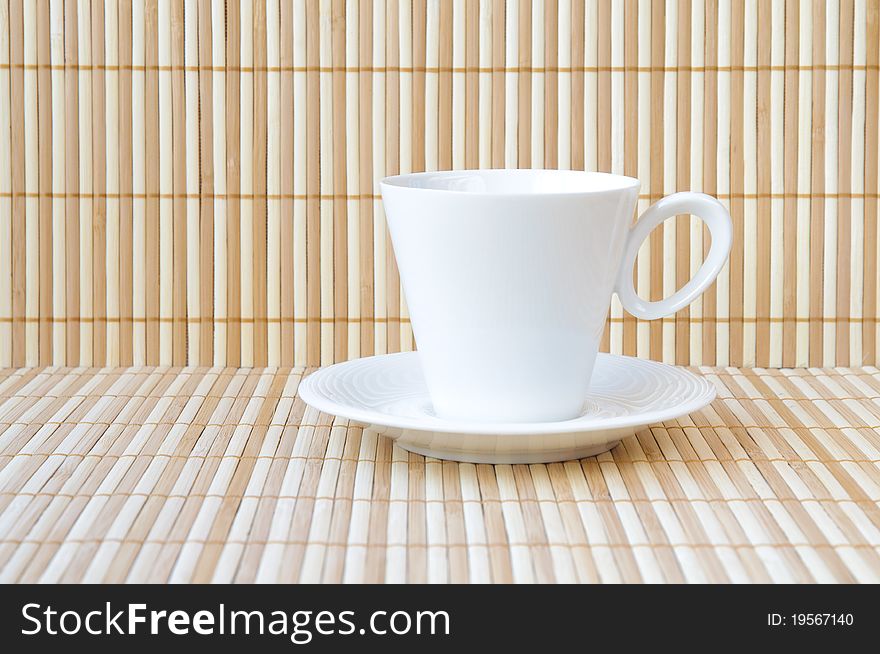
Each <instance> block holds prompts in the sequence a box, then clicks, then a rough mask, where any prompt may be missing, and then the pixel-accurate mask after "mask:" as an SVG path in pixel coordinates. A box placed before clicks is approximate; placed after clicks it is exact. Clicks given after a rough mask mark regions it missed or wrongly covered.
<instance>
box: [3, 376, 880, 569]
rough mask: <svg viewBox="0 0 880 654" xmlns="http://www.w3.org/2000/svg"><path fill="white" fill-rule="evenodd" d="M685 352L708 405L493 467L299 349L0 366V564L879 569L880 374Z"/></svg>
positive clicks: (15, 566) (82, 566) (57, 566)
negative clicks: (429, 449) (244, 358)
mask: <svg viewBox="0 0 880 654" xmlns="http://www.w3.org/2000/svg"><path fill="white" fill-rule="evenodd" d="M700 371H701V372H702V373H703V374H705V375H706V376H707V377H708V378H709V379H710V380H711V381H712V382H713V383H714V384H715V385H716V386H717V388H718V393H719V397H718V399H717V400H716V401H715V402H714V403H713V404H712V405H711V406H710V407H707V408H706V409H704V410H701V411H699V412H697V413H695V414H692V415H691V416H689V417H685V418H682V419H679V420H676V421H672V422H668V423H664V424H662V425H656V426H654V427H652V428H650V429H646V430H644V431H642V432H640V433H639V434H637V435H636V436H635V437H632V438H629V439H627V440H625V441H624V442H623V443H621V445H619V446H618V447H616V448H615V449H614V450H613V451H611V452H610V453H606V454H602V455H600V456H598V457H594V458H589V459H584V460H581V461H569V462H565V463H557V464H550V465H528V466H526V465H513V466H511V465H499V466H490V465H471V464H459V463H453V462H443V461H438V460H435V459H430V458H427V459H426V458H425V457H422V456H419V455H415V454H409V453H407V452H405V451H404V450H401V449H399V448H397V447H394V446H392V444H391V442H390V441H389V440H387V439H386V438H384V437H380V436H377V435H376V434H374V433H371V432H369V431H363V430H362V429H360V428H356V427H351V426H348V424H347V422H346V421H344V420H340V419H334V418H333V417H331V416H328V415H324V414H319V413H317V412H315V411H314V410H312V409H310V408H308V407H306V406H305V405H304V404H303V403H302V402H301V401H300V400H299V399H298V398H297V396H296V389H297V384H298V382H299V380H300V379H301V373H302V369H293V370H291V369H275V368H272V369H231V368H135V369H85V368H75V369H60V368H34V369H17V370H13V369H5V370H0V430H2V431H0V581H5V582H26V581H31V582H37V581H41V582H59V581H66V582H80V581H85V582H110V581H115V582H123V581H127V582H166V581H170V582H212V581H213V582H254V581H258V582H265V581H272V582H276V581H277V582H309V581H315V582H318V581H323V582H363V581H368V582H381V581H388V582H468V581H470V582H489V581H494V582H533V581H537V582H554V581H555V582H560V581H561V582H621V581H622V582H826V581H832V582H834V581H836V582H852V581H858V582H877V581H880V371H878V370H877V369H876V368H861V369H842V368H840V369H834V370H829V369H806V370H748V371H746V370H739V369H732V368H727V369H720V368H719V369H713V368H701V369H700Z"/></svg>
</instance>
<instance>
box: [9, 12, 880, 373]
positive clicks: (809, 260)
mask: <svg viewBox="0 0 880 654" xmlns="http://www.w3.org/2000/svg"><path fill="white" fill-rule="evenodd" d="M878 49H880V2H878V0H841V1H840V2H837V1H831V2H825V1H817V2H813V3H810V2H798V1H797V0H775V1H766V2H765V1H760V2H759V1H757V0H746V1H745V2H740V1H738V0H719V1H717V2H715V1H706V2H704V1H703V0H670V1H669V2H661V1H656V0H655V1H651V0H627V1H625V2H612V1H611V0H534V1H529V0H402V1H400V2H398V1H396V0H362V1H356V0H315V1H304V0H295V1H287V0H255V1H254V2H250V1H244V2H239V1H238V0H226V1H225V2H224V0H185V1H184V0H181V1H177V0H175V1H169V0H158V1H157V0H134V1H132V2H129V1H119V2H117V1H115V0H108V1H106V2H98V1H95V2H90V1H89V0H35V1H33V2H31V1H29V0H0V366H22V365H70V366H76V365H94V366H102V365H110V366H115V365H130V364H131V365H142V364H147V365H168V364H173V365H182V364H186V363H189V364H194V365H218V366H239V365H242V366H251V365H283V366H290V365H310V366H311V365H319V364H326V363H330V362H333V361H339V360H344V359H347V358H351V357H357V356H365V355H369V354H374V353H382V352H391V351H396V350H406V349H411V348H412V347H413V341H412V331H411V328H410V325H409V322H408V319H407V312H406V305H405V302H404V299H403V296H402V294H401V292H400V285H399V279H398V275H397V271H396V268H395V262H394V257H393V252H392V250H391V247H390V241H389V240H388V238H387V235H386V229H385V224H384V218H383V214H382V205H381V201H380V199H379V197H378V195H377V186H376V180H378V179H379V178H381V177H382V176H384V175H387V174H392V173H397V172H407V171H416V170H426V169H427V170H433V169H448V168H464V167H469V168H475V167H547V168H578V169H581V168H583V169H589V170H603V171H612V172H618V173H626V174H629V175H634V176H638V177H639V178H640V179H641V181H642V195H641V199H640V202H639V210H640V211H642V210H644V209H645V208H646V207H647V206H648V205H649V203H650V202H653V201H655V200H657V199H658V198H660V197H661V196H663V195H664V194H667V193H670V192H673V191H676V190H683V189H697V190H703V191H705V192H707V193H710V194H713V195H716V196H718V197H719V198H720V199H721V200H722V202H724V203H725V204H726V205H728V206H729V207H730V210H731V213H732V216H733V220H734V225H735V238H736V241H735V245H734V249H733V252H732V254H731V258H730V263H729V265H728V267H727V269H726V270H725V271H724V272H723V273H722V274H721V276H720V277H719V279H718V282H717V283H716V285H715V286H714V287H713V289H712V290H711V291H710V292H708V293H707V294H706V295H705V296H703V298H701V299H700V300H698V301H697V302H696V303H695V304H694V305H692V306H691V307H690V308H689V309H687V310H684V311H682V312H680V313H679V314H678V315H677V316H675V317H672V318H669V319H666V320H663V321H655V322H653V323H645V322H641V321H637V320H636V319H634V318H632V317H630V316H628V315H625V314H624V313H623V312H622V310H621V308H620V305H619V303H617V302H616V300H615V302H614V303H613V305H612V309H611V316H610V321H609V328H608V330H607V333H606V339H605V343H604V348H605V349H608V350H611V351H613V352H622V353H626V354H634V355H638V356H646V357H651V358H655V359H660V360H665V361H672V362H677V363H680V364H690V365H722V366H724V365H731V366H753V365H756V366H761V367H778V366H804V365H813V366H830V365H840V366H849V365H852V366H857V365H863V364H876V363H878V362H880V354H878V352H880V350H878V345H877V344H878V335H880V328H878V327H880V326H878V322H877V314H878V294H880V283H878V270H877V262H878V245H880V241H878V235H877V219H878V123H880V116H878V73H880V66H878V63H880V62H878ZM706 246H707V242H706V240H705V235H704V231H703V228H702V227H701V225H700V223H699V222H698V221H696V220H695V219H692V218H689V217H679V218H677V219H676V220H675V221H669V222H667V224H666V225H665V226H664V227H663V228H662V229H658V230H657V231H655V233H654V234H653V235H652V237H651V238H650V241H649V243H648V244H647V245H646V246H645V247H644V249H643V251H642V253H641V254H640V258H639V262H638V268H637V273H636V274H637V278H638V287H639V290H640V293H641V294H642V295H643V296H645V297H650V298H651V299H657V298H659V297H661V296H662V295H664V294H668V293H670V292H671V291H672V290H674V288H675V287H677V286H680V285H681V284H682V283H683V282H684V280H686V279H687V278H688V277H689V276H690V275H691V273H692V272H693V271H694V270H695V268H696V267H697V266H698V265H699V262H700V258H701V256H702V254H703V252H704V251H705V249H706Z"/></svg>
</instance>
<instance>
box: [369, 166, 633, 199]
mask: <svg viewBox="0 0 880 654" xmlns="http://www.w3.org/2000/svg"><path fill="white" fill-rule="evenodd" d="M504 174H515V175H524V176H525V175H536V176H537V175H549V176H554V177H561V176H565V177H572V178H586V179H587V180H590V181H591V183H592V184H594V185H595V184H596V181H597V180H601V185H600V186H599V187H596V188H589V187H585V188H578V187H576V186H573V187H572V188H570V189H568V188H564V189H553V190H546V191H545V190H534V189H525V190H514V191H503V192H499V191H478V190H470V189H460V188H459V189H456V188H435V187H431V186H421V185H418V184H414V183H413V182H418V181H419V180H425V179H428V178H432V177H433V178H439V179H447V178H450V177H456V176H474V177H476V176H481V175H482V176H485V175H504ZM379 185H380V187H386V186H387V187H394V188H399V189H409V190H413V191H420V192H428V193H434V194H437V193H439V194H444V195H456V196H474V197H550V196H572V195H597V194H601V193H609V192H620V191H625V190H631V189H638V188H640V187H641V182H639V180H638V179H637V178H635V177H630V176H627V175H617V174H615V173H605V172H599V171H589V170H559V169H555V168H470V169H458V170H438V171H424V172H416V173H404V174H400V175H390V176H388V177H385V178H383V179H381V180H380V181H379ZM585 186H586V185H585Z"/></svg>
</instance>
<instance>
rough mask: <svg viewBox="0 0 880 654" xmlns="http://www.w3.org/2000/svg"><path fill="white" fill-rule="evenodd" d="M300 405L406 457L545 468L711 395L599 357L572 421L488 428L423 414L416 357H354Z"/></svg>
mask: <svg viewBox="0 0 880 654" xmlns="http://www.w3.org/2000/svg"><path fill="white" fill-rule="evenodd" d="M299 396H300V397H301V398H302V399H303V401H304V402H305V403H306V404H309V405H311V406H312V407H314V408H316V409H318V410H319V411H323V412H325V413H329V414H333V415H337V416H341V417H344V418H349V419H351V420H353V421H355V422H358V423H362V424H363V425H365V426H368V427H370V428H372V429H374V430H376V431H377V432H378V433H380V434H384V435H385V436H388V437H389V438H392V439H394V440H395V441H397V444H398V445H400V447H402V448H404V449H406V450H409V451H411V452H417V453H418V454H423V455H425V456H433V457H437V458H439V459H452V460H455V461H469V462H473V463H546V462H550V461H563V460H566V459H579V458H583V457H587V456H593V455H595V454H599V453H600V452H604V451H606V450H609V449H611V448H612V447H614V446H615V445H617V443H618V442H619V441H620V439H621V438H625V437H627V436H630V435H632V434H633V433H635V432H636V431H638V430H639V429H640V428H643V427H646V426H648V425H651V424H655V423H658V422H661V421H664V420H672V419H674V418H678V417H680V416H683V415H686V414H688V413H690V412H692V411H696V410H697V409H700V408H702V407H704V406H706V405H707V404H709V403H710V402H711V401H712V400H713V399H715V388H714V387H713V386H712V385H711V384H710V383H709V382H708V381H706V380H705V379H703V378H702V377H698V376H697V375H694V374H693V373H691V372H688V371H687V370H684V369H683V368H677V367H675V366H670V365H666V364H663V363H657V362H655V361H645V360H643V359H636V358H633V357H624V356H617V355H612V354H599V357H598V359H597V360H596V367H595V369H594V371H593V378H592V380H591V387H590V394H589V395H588V396H587V397H586V398H584V413H583V415H581V416H580V417H578V418H574V419H573V420H564V421H559V422H533V423H493V422H473V421H458V420H445V419H443V418H439V417H437V416H436V415H434V413H433V407H432V405H431V399H430V397H429V395H428V389H427V387H426V386H425V381H424V377H423V376H422V368H421V363H420V362H419V355H418V353H417V352H404V353H400V354H386V355H382V356H375V357H367V358H364V359H356V360H354V361H347V362H345V363H338V364H336V365H333V366H329V367H327V368H322V369H321V370H318V371H316V372H315V373H313V374H311V375H309V376H308V377H306V378H305V379H304V380H303V381H302V382H301V383H300V385H299Z"/></svg>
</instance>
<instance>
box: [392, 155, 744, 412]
mask: <svg viewBox="0 0 880 654" xmlns="http://www.w3.org/2000/svg"><path fill="white" fill-rule="evenodd" d="M380 186H381V189H382V200H383V202H384V204H385V213H386V216H387V220H388V227H389V230H390V232H391V239H392V242H393V244H394V252H395V254H396V256H397V263H398V267H399V269H400V277H401V281H402V283H403V289H404V293H405V294H406V299H407V302H408V306H409V313H410V319H411V320H412V327H413V333H414V335H415V339H416V344H417V346H418V351H419V354H420V359H421V363H422V368H423V371H424V375H425V381H426V383H427V386H428V391H429V393H430V395H431V401H432V403H433V405H434V411H435V413H436V414H437V415H438V416H440V417H442V418H449V419H457V420H471V421H482V422H485V421H497V422H545V421H556V420H568V419H571V418H575V417H577V416H579V415H580V414H581V413H582V412H583V410H584V403H585V399H586V396H587V392H588V389H589V385H590V377H591V375H592V372H593V365H594V364H595V361H596V353H597V352H598V350H599V341H600V339H601V337H602V332H603V330H604V327H605V319H606V317H607V315H608V307H609V305H610V302H611V294H612V293H613V292H616V293H617V295H618V296H619V297H620V301H621V303H622V304H623V306H624V308H625V309H626V310H627V311H629V312H630V313H631V314H633V315H635V316H637V317H639V318H643V319H647V320H651V319H654V318H660V317H661V316H666V315H669V314H671V313H674V312H676V311H678V310H679V309H681V308H682V307H684V306H687V305H688V304H690V303H691V302H693V301H694V299H695V298H696V297H697V296H699V295H700V294H701V293H702V292H703V291H704V290H705V289H706V288H707V287H708V286H709V285H710V284H711V283H712V281H713V280H714V279H715V277H716V276H717V275H718V272H719V271H720V270H721V267H722V266H723V265H724V262H725V260H726V259H727V255H728V253H729V251H730V245H731V240H732V226H731V221H730V215H729V214H728V212H727V210H726V209H725V208H724V207H723V206H722V204H721V203H720V202H718V200H716V199H715V198H712V197H709V196H708V195H704V194H702V193H690V192H684V193H675V194H674V195H670V196H668V197H666V198H663V199H662V200H660V201H659V202H657V203H656V204H654V205H653V206H651V207H650V208H649V209H648V210H647V211H645V213H644V214H643V215H642V217H641V218H640V219H639V221H638V222H636V223H635V225H634V226H632V227H631V226H630V225H631V224H632V218H633V213H634V210H635V207H636V200H637V199H638V193H639V181H638V180H637V179H633V178H632V177H623V176H621V175H608V174H604V173H588V172H581V171H557V170H468V171H449V172H429V173H415V174H412V175H398V176H395V177H388V178H386V179H384V180H382V182H381V183H380ZM677 214H693V215H695V216H699V217H700V218H701V219H702V220H703V221H704V222H705V223H706V225H708V227H709V231H710V233H711V236H712V246H711V248H710V249H709V254H708V256H707V257H706V260H705V262H704V263H703V265H702V267H701V268H700V269H699V271H698V272H697V274H696V276H695V277H694V278H693V279H691V280H690V281H689V282H688V283H687V284H685V286H684V287H683V288H681V289H680V290H679V291H677V292H676V293H674V294H673V295H672V296H670V297H668V298H666V299H664V300H661V301H659V302H648V301H645V300H643V299H641V298H640V297H639V296H638V295H637V294H636V291H635V288H634V287H633V264H634V262H635V259H636V255H637V253H638V250H639V246H640V245H641V243H642V241H643V240H644V239H645V238H646V237H647V236H648V234H649V233H650V232H651V230H653V229H654V228H655V227H656V226H657V225H659V224H660V223H662V222H663V221H664V220H666V219H667V218H670V217H672V216H675V215H677Z"/></svg>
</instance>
